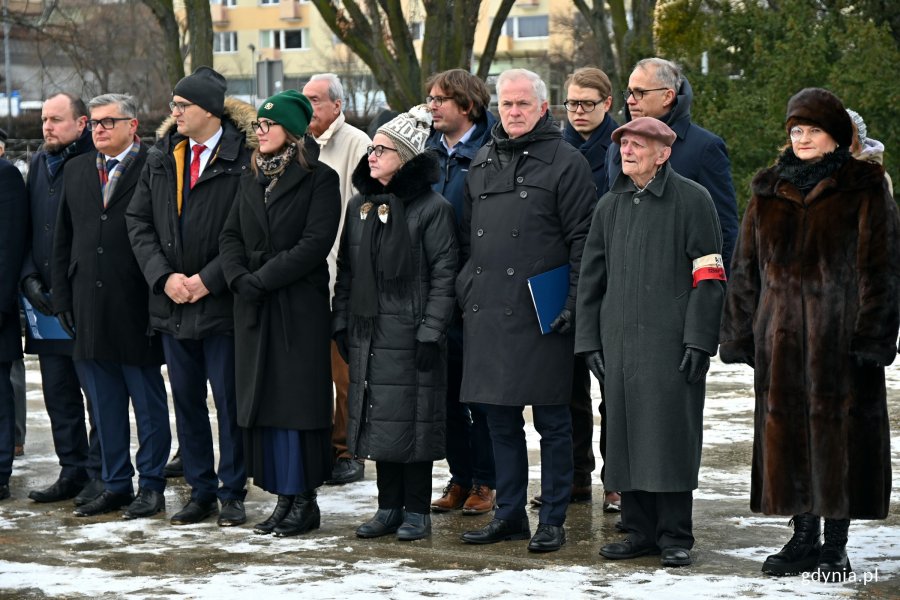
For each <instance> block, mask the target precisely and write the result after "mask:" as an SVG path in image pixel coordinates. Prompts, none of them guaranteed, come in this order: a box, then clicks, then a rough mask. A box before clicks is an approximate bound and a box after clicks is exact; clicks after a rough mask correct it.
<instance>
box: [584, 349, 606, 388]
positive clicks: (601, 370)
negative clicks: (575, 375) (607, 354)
mask: <svg viewBox="0 0 900 600" xmlns="http://www.w3.org/2000/svg"><path fill="white" fill-rule="evenodd" d="M584 362H586V363H587V366H588V369H590V370H591V373H593V374H594V377H596V378H597V381H599V382H600V385H603V382H604V380H605V379H606V365H605V364H603V352H601V351H600V350H594V351H593V352H588V353H587V354H585V355H584Z"/></svg>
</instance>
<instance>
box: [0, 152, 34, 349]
mask: <svg viewBox="0 0 900 600" xmlns="http://www.w3.org/2000/svg"><path fill="white" fill-rule="evenodd" d="M27 206H28V204H27V201H26V196H25V182H24V181H22V175H21V173H19V170H18V169H17V168H15V167H14V166H12V164H11V163H10V162H9V161H8V160H6V159H2V158H0V313H2V314H3V325H2V326H0V362H10V361H13V360H18V359H20V358H22V332H21V328H20V327H19V294H18V291H19V272H20V270H21V269H22V259H23V258H24V256H25V234H26V226H25V224H26V223H27V222H28V213H27V210H28V208H27Z"/></svg>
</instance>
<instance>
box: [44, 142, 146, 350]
mask: <svg viewBox="0 0 900 600" xmlns="http://www.w3.org/2000/svg"><path fill="white" fill-rule="evenodd" d="M146 158H147V149H146V147H145V146H144V145H143V144H142V145H141V149H140V152H139V153H138V155H137V157H136V158H135V161H134V162H133V163H132V164H131V166H130V167H128V169H127V170H126V171H125V172H124V173H123V174H122V175H121V178H120V179H119V181H118V183H117V184H116V188H115V190H114V191H113V196H112V198H111V199H110V202H109V206H107V207H106V208H104V207H103V198H102V196H101V195H100V176H99V174H98V173H97V163H96V160H97V154H96V152H88V153H87V154H82V155H81V156H78V157H77V158H74V159H72V160H71V161H70V162H69V164H68V165H67V166H66V174H65V177H64V179H63V192H62V197H61V199H60V203H59V217H58V218H57V222H56V238H55V241H54V244H53V265H52V267H53V268H52V276H53V309H54V311H56V312H57V313H59V312H63V311H72V312H73V313H74V317H75V334H76V335H75V351H74V353H73V355H72V358H73V359H75V360H84V359H91V360H109V361H113V362H117V363H122V364H127V365H135V366H151V365H160V364H162V363H163V357H162V347H161V346H160V343H159V338H158V337H157V336H151V335H150V329H149V320H150V317H149V310H150V309H149V307H148V298H149V295H148V293H147V284H146V283H145V282H144V277H143V275H142V274H141V269H140V267H138V263H137V260H135V258H134V253H132V251H131V241H130V240H129V239H128V230H127V229H126V227H125V209H126V208H128V203H129V202H130V201H131V196H132V195H133V194H134V189H135V186H136V185H137V181H138V178H139V177H140V174H141V169H142V168H143V166H144V161H145V160H146Z"/></svg>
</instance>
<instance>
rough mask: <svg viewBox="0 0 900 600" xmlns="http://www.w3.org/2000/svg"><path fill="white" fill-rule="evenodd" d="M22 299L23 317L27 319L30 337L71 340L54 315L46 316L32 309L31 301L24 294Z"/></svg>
mask: <svg viewBox="0 0 900 600" xmlns="http://www.w3.org/2000/svg"><path fill="white" fill-rule="evenodd" d="M20 297H21V299H22V308H24V309H25V319H26V320H27V321H28V329H29V330H30V331H31V337H32V338H34V339H36V340H71V339H72V338H70V337H69V334H67V333H66V332H65V331H63V328H62V326H61V325H60V324H59V319H57V318H56V317H55V316H53V315H50V316H47V315H45V314H42V313H41V312H39V311H37V310H35V309H34V307H33V306H31V302H29V301H28V299H27V298H25V296H20Z"/></svg>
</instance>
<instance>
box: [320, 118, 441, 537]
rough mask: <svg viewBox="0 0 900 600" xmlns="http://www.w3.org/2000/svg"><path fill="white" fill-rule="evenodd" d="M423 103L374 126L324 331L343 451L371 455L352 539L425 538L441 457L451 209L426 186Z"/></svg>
mask: <svg viewBox="0 0 900 600" xmlns="http://www.w3.org/2000/svg"><path fill="white" fill-rule="evenodd" d="M430 124H431V115H430V113H428V112H426V110H425V109H424V106H419V107H415V108H413V109H411V110H410V112H409V113H403V114H401V115H399V116H397V117H396V118H395V119H393V120H392V121H390V122H389V123H387V124H385V125H383V126H382V127H381V128H379V130H378V133H376V134H375V138H374V139H373V143H374V146H370V147H369V152H368V154H369V156H368V158H367V159H363V160H362V161H360V164H359V166H358V167H357V168H356V171H355V172H354V173H353V184H354V185H355V186H356V188H357V189H358V190H359V191H360V194H359V195H357V196H355V197H354V198H352V199H351V200H350V203H349V205H348V206H347V217H346V219H345V221H344V223H345V225H344V232H343V237H342V239H341V249H340V254H339V255H338V276H337V284H336V286H335V296H334V316H333V329H334V331H335V341H336V342H337V346H338V349H339V351H340V352H341V353H342V355H343V356H344V358H345V359H349V360H348V363H349V365H350V390H349V394H348V398H349V411H348V412H349V420H348V425H347V444H348V447H349V449H350V452H352V453H353V454H354V455H355V456H358V457H361V458H367V459H370V460H375V461H376V463H375V466H376V469H377V471H378V511H377V512H376V513H375V516H374V517H373V518H372V519H371V520H369V521H368V522H366V523H364V524H363V525H362V526H361V527H359V528H358V529H357V530H356V535H358V536H360V537H378V536H382V535H387V534H389V533H394V532H397V538H398V539H400V540H416V539H420V538H422V537H425V536H427V535H429V534H430V533H431V517H430V515H429V510H430V506H429V504H430V501H431V500H430V496H431V468H432V462H433V461H435V460H437V459H440V458H443V457H444V451H445V442H444V426H445V418H446V406H445V398H446V393H447V354H446V343H447V342H446V332H447V327H448V325H449V323H450V319H451V315H452V312H453V303H454V291H453V287H454V281H455V278H456V269H457V254H458V252H457V245H456V234H455V217H454V214H453V208H452V207H451V205H450V203H449V202H447V200H445V199H444V198H443V197H442V196H441V195H440V194H438V193H436V192H433V191H432V190H431V185H432V184H433V183H434V182H435V181H437V179H438V177H440V168H439V167H438V163H437V160H436V159H435V158H434V157H433V156H431V155H430V154H423V151H424V149H425V140H426V139H427V137H428V132H429V129H428V127H429V125H430Z"/></svg>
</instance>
